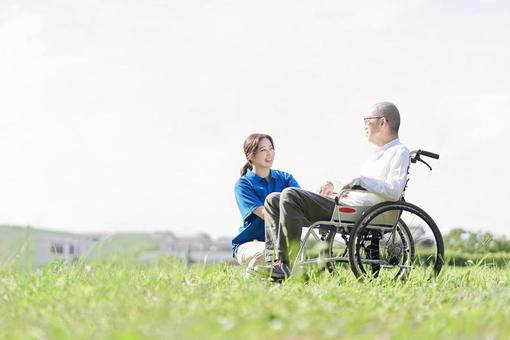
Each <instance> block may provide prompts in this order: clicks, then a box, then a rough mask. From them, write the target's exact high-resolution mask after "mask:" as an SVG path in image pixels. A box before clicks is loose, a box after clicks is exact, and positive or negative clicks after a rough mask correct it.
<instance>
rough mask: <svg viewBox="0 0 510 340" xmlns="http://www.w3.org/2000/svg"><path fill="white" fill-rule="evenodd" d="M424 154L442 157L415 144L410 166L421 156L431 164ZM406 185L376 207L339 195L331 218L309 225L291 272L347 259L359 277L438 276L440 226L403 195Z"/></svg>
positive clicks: (333, 267)
mask: <svg viewBox="0 0 510 340" xmlns="http://www.w3.org/2000/svg"><path fill="white" fill-rule="evenodd" d="M423 156H425V157H430V158H433V159H439V155H437V154H435V153H432V152H428V151H424V150H415V151H412V152H410V160H411V162H410V166H409V167H411V165H412V164H415V163H417V162H421V163H424V164H425V165H426V166H428V168H429V169H430V170H432V167H431V166H430V165H429V164H428V163H427V162H426V161H425V160H423V158H422V157H423ZM407 172H408V174H409V168H408V171H407ZM408 181H409V179H408ZM406 188H407V183H406V186H405V188H404V191H403V193H402V196H401V199H400V200H399V201H396V202H382V203H379V204H376V205H374V206H372V207H359V206H356V207H354V206H345V205H341V204H340V203H339V201H338V198H336V199H335V202H336V206H335V210H334V212H333V214H332V216H331V220H330V221H318V222H315V223H313V224H312V225H310V226H309V227H307V229H306V230H305V234H304V237H302V241H301V246H300V248H299V251H298V253H297V257H296V260H295V262H294V266H293V269H292V271H293V273H296V272H303V271H306V270H307V268H310V266H313V267H315V268H318V269H320V270H326V269H327V270H328V271H330V272H331V271H334V270H336V268H337V267H338V266H339V265H341V264H347V263H348V264H349V266H350V268H351V270H352V272H353V273H354V275H355V276H356V277H357V278H391V279H396V280H398V279H401V280H405V279H408V278H409V277H410V276H411V275H413V276H420V277H422V278H433V277H435V276H437V275H438V274H439V272H440V271H441V268H442V266H443V263H444V245H443V238H442V236H441V232H440V231H439V228H438V227H437V225H436V223H435V222H434V220H433V219H432V218H431V217H430V216H429V215H428V214H427V213H426V212H425V211H424V210H423V209H421V208H420V207H418V206H416V205H414V204H411V203H409V202H406V201H405V199H404V194H405V190H406ZM353 190H364V189H363V188H361V187H358V188H356V187H354V188H353Z"/></svg>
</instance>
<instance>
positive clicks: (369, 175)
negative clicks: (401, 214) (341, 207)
mask: <svg viewBox="0 0 510 340" xmlns="http://www.w3.org/2000/svg"><path fill="white" fill-rule="evenodd" d="M409 162H410V159H409V149H408V148H407V147H405V146H404V145H403V144H401V143H400V140H399V139H398V138H397V139H394V140H392V141H391V142H389V143H387V144H385V145H383V146H381V147H377V148H376V149H375V150H374V153H373V155H372V157H371V158H370V159H369V160H368V161H367V162H366V163H365V164H364V165H363V167H362V170H361V176H360V177H358V178H355V179H354V180H353V181H352V185H353V186H354V185H360V186H362V187H363V188H365V189H367V191H368V192H364V191H349V194H348V196H347V197H345V198H341V199H340V202H341V203H342V204H345V205H350V206H372V205H375V204H377V203H380V202H384V201H398V200H399V199H400V197H401V196H402V193H403V191H404V188H405V186H406V184H407V171H408V168H409Z"/></svg>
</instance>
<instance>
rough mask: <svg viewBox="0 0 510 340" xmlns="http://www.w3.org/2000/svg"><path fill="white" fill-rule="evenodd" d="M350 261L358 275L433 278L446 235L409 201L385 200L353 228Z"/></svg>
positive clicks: (370, 210) (440, 263)
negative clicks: (443, 236)
mask: <svg viewBox="0 0 510 340" xmlns="http://www.w3.org/2000/svg"><path fill="white" fill-rule="evenodd" d="M348 248H349V263H350V266H351V269H352V271H353V272H354V275H356V277H374V278H375V277H383V278H392V279H406V278H408V277H409V276H410V275H411V274H412V275H413V276H417V275H419V276H422V277H423V278H427V279H428V278H432V277H435V276H436V275H438V274H439V272H440V271H441V267H442V266H443V262H444V246H443V239H442V236H441V233H440V232H439V229H438V227H437V225H436V223H435V222H434V220H432V218H431V217H430V216H429V215H428V214H427V213H426V212H425V211H423V209H421V208H419V207H417V206H415V205H413V204H411V203H407V202H384V203H380V204H377V205H375V206H374V207H372V208H370V209H369V210H367V211H366V212H365V214H364V215H363V216H362V217H361V219H360V220H359V221H358V222H357V223H356V225H355V226H354V228H353V229H352V231H351V235H350V241H349V245H348Z"/></svg>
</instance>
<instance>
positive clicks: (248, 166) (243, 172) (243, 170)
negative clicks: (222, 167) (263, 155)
mask: <svg viewBox="0 0 510 340" xmlns="http://www.w3.org/2000/svg"><path fill="white" fill-rule="evenodd" d="M251 169H253V166H252V165H251V163H250V162H249V161H246V163H245V164H244V165H243V167H242V168H241V177H243V176H244V175H246V173H247V172H248V170H251Z"/></svg>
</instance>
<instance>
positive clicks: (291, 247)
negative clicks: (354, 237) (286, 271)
mask: <svg viewBox="0 0 510 340" xmlns="http://www.w3.org/2000/svg"><path fill="white" fill-rule="evenodd" d="M264 208H265V213H266V214H265V228H266V261H269V260H271V259H272V254H275V255H276V259H277V260H281V261H282V262H285V263H287V264H290V261H291V260H292V261H293V260H294V258H295V257H296V255H297V252H298V251H299V246H300V244H301V232H302V228H304V227H305V228H306V227H309V226H310V225H311V224H312V223H314V222H317V221H329V220H330V219H331V215H332V214H333V210H334V209H335V200H334V199H333V198H330V197H326V196H323V195H320V194H317V193H313V192H310V191H306V190H303V189H298V188H286V189H285V190H283V191H282V192H281V193H276V192H275V193H271V194H269V195H268V196H267V197H266V201H265V203H264Z"/></svg>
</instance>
